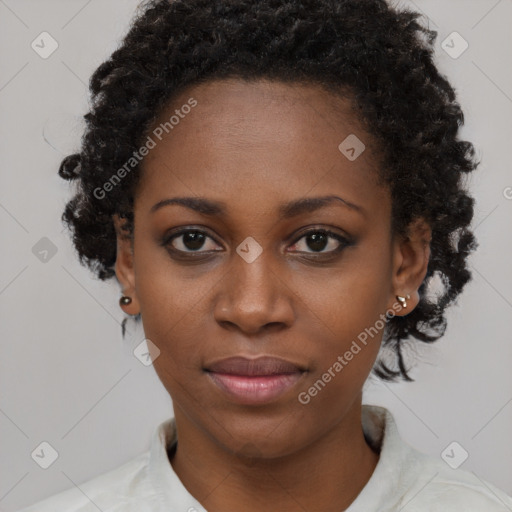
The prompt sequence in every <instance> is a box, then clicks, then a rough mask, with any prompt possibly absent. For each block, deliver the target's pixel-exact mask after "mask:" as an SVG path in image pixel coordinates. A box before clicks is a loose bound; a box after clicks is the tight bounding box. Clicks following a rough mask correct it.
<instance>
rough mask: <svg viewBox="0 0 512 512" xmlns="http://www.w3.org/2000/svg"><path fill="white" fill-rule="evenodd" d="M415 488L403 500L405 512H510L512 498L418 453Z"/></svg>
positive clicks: (481, 480) (416, 454)
mask: <svg viewBox="0 0 512 512" xmlns="http://www.w3.org/2000/svg"><path fill="white" fill-rule="evenodd" d="M413 451H414V452H415V456H414V458H415V459H416V460H415V462H416V464H414V466H415V468H416V478H415V481H414V484H413V485H412V486H410V487H409V488H408V489H407V490H405V492H404V494H403V495H402V496H401V499H400V503H399V505H400V508H399V509H400V510H401V511H402V512H427V511H428V512H446V511H452V510H453V511H460V510H463V511H464V512H477V511H478V512H480V511H485V512H507V511H508V512H510V511H512V498H511V497H510V496H508V495H507V494H506V493H505V492H504V491H502V490H501V489H498V488H497V487H495V486H494V485H492V484H491V483H490V482H487V481H486V480H484V479H482V478H480V477H479V476H477V475H476V474H475V473H474V472H472V471H467V470H464V469H460V468H458V469H452V468H451V467H450V466H448V464H446V463H445V462H444V461H443V460H442V459H437V458H435V457H433V456H431V455H426V454H423V453H420V452H417V451H416V450H413Z"/></svg>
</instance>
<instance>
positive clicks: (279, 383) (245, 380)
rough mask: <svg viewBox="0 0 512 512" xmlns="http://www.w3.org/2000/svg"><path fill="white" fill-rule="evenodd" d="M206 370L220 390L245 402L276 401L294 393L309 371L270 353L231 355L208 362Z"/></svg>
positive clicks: (248, 403)
mask: <svg viewBox="0 0 512 512" xmlns="http://www.w3.org/2000/svg"><path fill="white" fill-rule="evenodd" d="M205 371H206V372H207V375H208V377H209V380H210V382H211V383H212V384H214V386H215V388H217V390H218V391H220V392H221V393H222V394H223V395H224V396H225V397H227V398H228V399H229V400H231V401H233V402H235V403H238V404H243V405H263V404H268V403H270V402H274V401H276V400H278V399H279V398H280V397H281V396H284V395H286V394H288V393H291V391H292V389H293V388H296V387H297V385H298V383H299V382H301V381H302V380H303V377H304V375H305V374H306V369H305V368H303V367H302V366H300V365H298V364H295V363H292V362H291V361H286V360H285V359H280V358H276V357H269V356H263V357H258V358H256V359H248V358H246V357H242V356H237V357H230V358H227V359H222V360H220V361H216V362H214V363H212V364H210V365H208V366H207V367H206V368H205Z"/></svg>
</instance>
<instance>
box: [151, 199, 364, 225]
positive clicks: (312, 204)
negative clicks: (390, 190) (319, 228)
mask: <svg viewBox="0 0 512 512" xmlns="http://www.w3.org/2000/svg"><path fill="white" fill-rule="evenodd" d="M173 204H177V205H181V206H184V207H186V208H190V209H191V210H194V211H196V212H199V213H201V214H203V215H208V216H215V215H218V216H225V215H226V213H227V208H226V204H225V203H223V202H220V201H214V200H211V199H206V198H203V197H172V198H169V199H162V200H161V201H158V203H156V204H154V205H153V206H152V207H151V209H150V210H149V212H150V213H154V212H156V211H157V210H159V209H160V208H163V207H164V206H169V205H173ZM333 204H340V205H345V206H346V207H348V208H350V209H351V210H354V211H356V212H358V213H360V214H361V215H363V216H365V215H366V211H365V210H364V208H363V207H362V206H360V205H357V204H354V203H352V202H350V201H347V200H346V199H342V198H341V197H339V196H323V197H305V198H303V199H297V200H295V201H290V202H288V203H284V204H282V205H280V207H279V210H278V212H279V220H284V219H288V218H291V217H295V216H297V215H300V214H303V213H311V212H314V211H316V210H319V209H320V208H323V207H325V206H329V205H333Z"/></svg>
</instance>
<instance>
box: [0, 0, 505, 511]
mask: <svg viewBox="0 0 512 512" xmlns="http://www.w3.org/2000/svg"><path fill="white" fill-rule="evenodd" d="M138 3H139V2H138V1H136V0H101V1H100V0H89V1H87V0H67V1H64V0H61V1H58V0H44V1H42V0H32V1H29V0H0V48H1V53H0V59H1V60H0V154H1V156H2V159H1V186H0V224H1V229H2V253H1V257H2V265H1V267H0V308H1V322H0V330H1V337H0V339H1V357H0V371H1V373H0V379H1V382H0V389H1V391H2V393H1V396H0V436H1V439H2V441H3V442H2V443H1V446H0V460H1V461H2V467H1V473H0V509H1V510H3V511H13V510H16V509H18V508H20V507H22V506H25V505H28V504H30V503H33V502H35V501H37V500H39V499H42V498H44V497H46V496H50V495H52V494H54V493H56V492H59V491H62V490H64V489H67V488H69V487H71V486H73V485H79V484H80V483H81V482H83V481H85V480H87V479H89V478H92V477H93V476H96V475H98V474H100V473H103V472H105V471H107V470H110V469H113V468H115V467H117V466H118V465H120V464H122V463H124V462H126V461H127V460H129V459H131V458H132V457H134V456H136V455H138V454H139V453H141V452H143V451H145V450H147V449H148V448H149V442H150V438H151V435H152V434H153V432H154V430H155V428H156V426H157V425H158V424H159V423H160V422H161V421H163V420H165V419H166V418H168V417H169V416H171V415H172V402H171V400H170V397H169V396H168V395H167V392H166V391H165V389H164V388H163V386H162V385H161V383H160V381H159V380H158V378H157V376H156V374H155V372H154V369H153V367H152V366H149V367H146V366H144V365H143V364H141V363H140V362H139V360H138V359H136V358H135V357H134V356H133V354H132V353H131V350H132V348H133V347H134V346H135V345H136V344H138V342H139V341H140V339H142V338H143V333H142V332H140V331H139V332H135V333H134V337H133V338H132V339H130V340H128V341H125V342H123V341H122V338H121V329H120V322H121V320H122V318H123V315H122V312H121V310H120V309H119V306H118V304H117V301H118V297H119V290H118V289H117V287H116V284H115V282H111V283H102V282H100V281H97V280H95V279H94V278H93V276H92V274H90V273H89V272H88V271H87V270H86V269H85V268H83V267H81V266H80V265H79V263H78V261H77V259H76V257H75V254H74V252H73V248H72V246H71V242H70V240H69V239H68V237H67V235H66V233H65V232H63V226H62V224H61V223H60V215H61V212H62V209H63V207H64V204H65V202H66V200H67V199H68V198H69V196H70V195H71V192H72V190H70V189H69V188H68V183H67V182H65V181H64V180H62V179H60V178H59V177H58V176H57V169H58V165H59V163H60V161H61V158H62V156H63V155H65V154H67V153H69V152H71V151H73V150H74V149H77V148H78V146H77V144H78V143H79V139H80V129H81V116H82V115H83V114H84V113H86V112H87V110H88V103H87V102H88V91H87V82H88V79H89V77H90V75H91V73H92V72H93V71H94V69H95V68H96V67H97V66H98V65H99V64H100V63H101V62H102V61H103V60H104V59H105V58H106V57H107V56H108V55H109V54H110V53H111V52H112V51H113V50H114V49H115V47H116V45H117V43H118V41H119V39H120V38H121V37H122V36H123V35H124V34H125V32H126V30H127V28H128V23H129V21H130V19H131V18H132V16H133V14H134V13H135V9H136V7H137V5H138ZM395 3H396V4H398V5H399V6H406V5H407V6H411V7H412V8H414V9H416V10H419V11H422V12H423V13H424V14H425V15H426V16H428V18H429V23H430V28H433V29H434V30H437V31H438V39H437V42H436V53H437V58H438V65H439V67H440V68H441V70H442V72H443V73H445V74H446V75H447V76H448V77H449V79H450V80H451V81H452V83H453V84H454V86H455V88H456V90H457V92H458V99H459V101H460V102H461V104H462V106H463V109H464V112H465V116H466V126H465V127H464V128H463V131H462V137H463V138H466V139H469V140H471V141H473V142H474V143H475V145H476V147H477V150H478V155H479V156H480V157H481V158H482V164H481V166H480V168H479V170H478V171H477V172H476V173H473V176H472V178H471V182H470V183H471V187H472V191H473V193H474V195H475V196H476V199H477V207H476V215H475V220H474V224H473V226H474V229H475V234H476V236H477V238H478V240H479V243H480V248H479V249H478V251H477V253H476V254H475V255H474V256H473V257H472V259H471V267H472V270H473V275H474V280H473V281H472V282H471V283H470V284H469V285H468V286H467V288H466V290H465V291H464V293H463V295H462V296H461V297H460V299H459V302H458V305H457V306H456V307H454V308H452V309H451V310H450V312H449V326H448V330H447V333H446V335H445V337H444V338H443V339H442V340H440V341H439V342H438V343H437V344H435V345H434V346H432V347H429V348H428V349H422V350H421V352H418V354H417V355H416V357H417V358H418V364H417V366H416V368H415V370H414V371H413V372H412V374H413V377H414V378H415V379H416V382H414V383H400V384H384V383H381V382H379V381H377V380H375V379H371V380H369V381H368V382H367V386H366V388H365V399H364V401H365V402H367V403H375V404H380V405H384V406H386V407H388V408H389V409H390V410H391V411H392V412H393V414H394V415H395V418H396V420H397V423H398V426H399V430H400V432H401V434H402V436H403V437H404V438H405V439H406V440H407V441H408V442H409V443H410V444H412V445H413V446H415V447H416V448H418V449H419V450H422V451H424V452H427V453H430V454H433V455H434V456H436V457H440V456H441V453H442V452H443V450H444V449H445V448H446V447H447V446H448V445H449V444H450V443H451V442H452V441H457V442H458V443H459V444H460V445H461V446H462V447H463V448H464V449H465V450H466V451H467V452H468V453H469V457H468V458H467V460H466V461H465V462H464V463H463V464H462V465H461V466H460V467H461V468H462V469H467V470H470V471H473V472H474V473H475V474H476V475H477V476H478V477H479V478H483V479H486V480H488V481H490V482H491V483H493V484H495V485H496V486H498V487H500V488H502V489H503V490H505V491H506V492H507V493H508V494H512V443H510V432H511V427H512V403H511V402H512V374H511V372H510V361H511V357H512V343H511V335H510V325H511V322H510V319H511V318H512V315H511V313H512V265H510V253H511V249H512V242H511V236H510V235H511V224H512V222H511V219H512V188H511V187H512V173H511V171H510V146H511V133H512V131H511V124H512V121H511V120H512V72H511V69H512V66H511V56H510V48H512V35H511V30H510V28H509V27H510V23H511V21H512V1H511V0H500V1H496V0H458V1H455V0H451V1H450V2H446V1H445V0H436V1H434V0H416V1H414V2H413V1H401V2H395ZM43 31H47V32H49V33H50V34H51V35H52V37H53V38H55V40H57V42H58V44H59V47H58V49H57V50H56V51H55V52H54V53H53V54H52V55H51V56H50V57H49V58H47V59H43V58H41V57H40V56H39V55H38V54H37V53H36V52H35V51H34V50H33V49H32V48H31V43H32V41H33V40H35V39H36V37H37V36H39V34H40V33H41V32H43ZM453 31H457V32H458V33H460V34H461V35H462V36H463V38H464V39H465V40H467V41H468V43H469V48H468V49H467V50H466V51H465V52H464V53H463V54H462V55H460V56H459V57H458V58H456V59H454V58H452V57H450V56H449V55H448V54H447V53H446V52H445V51H444V50H443V48H442V47H441V42H442V41H443V40H445V39H446V38H447V37H448V36H449V35H450V34H451V33H452V32H453ZM44 237H46V238H48V239H49V240H50V241H51V244H53V246H54V247H55V248H54V250H56V253H55V254H53V255H52V252H51V251H50V252H49V253H48V254H47V255H46V261H44V257H45V256H44V253H43V252H41V251H42V250H43V249H44V248H45V247H46V248H47V246H48V241H46V240H43V241H41V239H43V238H44ZM37 244H39V245H37ZM45 244H46V245H45ZM34 246H35V247H36V249H33V248H34ZM41 259H43V261H42V260H41ZM42 441H47V442H49V443H50V444H51V445H52V446H53V447H55V449H56V450H57V451H58V453H59V457H58V459H57V460H56V461H55V463H54V464H52V465H51V466H50V467H49V468H48V469H45V470H44V469H41V468H40V467H39V466H38V465H37V464H36V463H35V462H34V460H33V459H32V457H31V453H32V451H33V450H34V449H35V448H36V447H37V446H38V445H39V444H40V443H41V442H42Z"/></svg>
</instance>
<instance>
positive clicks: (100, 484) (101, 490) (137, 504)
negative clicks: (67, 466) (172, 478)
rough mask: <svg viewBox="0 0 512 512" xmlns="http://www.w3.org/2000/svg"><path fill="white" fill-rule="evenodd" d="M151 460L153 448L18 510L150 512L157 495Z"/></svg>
mask: <svg viewBox="0 0 512 512" xmlns="http://www.w3.org/2000/svg"><path fill="white" fill-rule="evenodd" d="M148 460H149V451H147V452H145V453H143V454H141V455H139V456H137V457H134V458H133V459H131V460H130V461H128V462H126V463H125V464H123V465H121V466H119V467H117V468H115V469H113V470H110V471H108V472H105V473H102V474H100V475H98V476H96V477H94V478H92V479H90V480H88V481H86V482H84V483H80V484H78V485H76V486H73V487H72V488H70V489H66V490H64V491H62V492H59V493H57V494H54V495H53V496H50V497H48V498H45V499H44V500H41V501H39V502H37V503H35V504H33V505H30V506H29V507H26V508H23V509H22V510H19V511H18V512H64V511H66V512H98V510H102V511H103V512H118V511H119V512H121V511H123V512H135V511H140V512H143V511H146V510H147V511H149V510H151V509H152V504H151V497H152V496H153V497H154V495H155V494H154V492H153V490H152V489H151V482H150V480H149V478H148V474H147V473H148ZM154 508H155V507H153V509H154Z"/></svg>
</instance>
